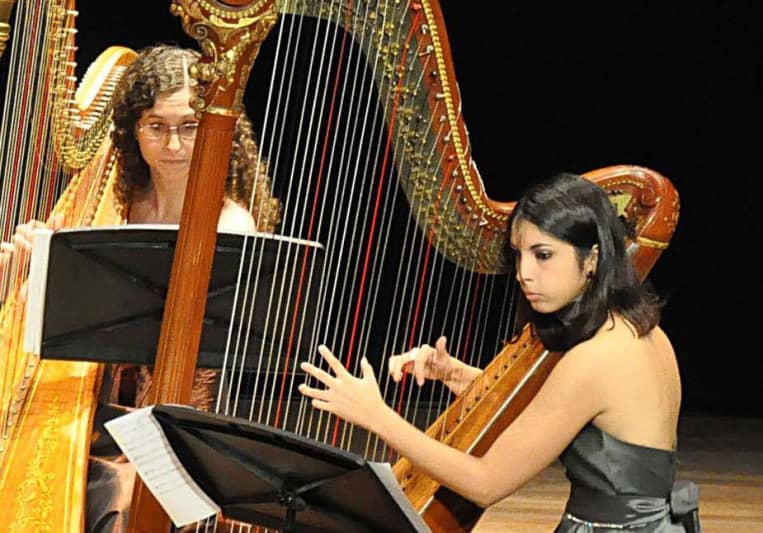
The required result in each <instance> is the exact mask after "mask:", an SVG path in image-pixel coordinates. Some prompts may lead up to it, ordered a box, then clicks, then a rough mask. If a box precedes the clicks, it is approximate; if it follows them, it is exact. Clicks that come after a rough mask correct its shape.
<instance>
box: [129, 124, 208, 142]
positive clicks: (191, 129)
mask: <svg viewBox="0 0 763 533" xmlns="http://www.w3.org/2000/svg"><path fill="white" fill-rule="evenodd" d="M198 129H199V123H198V122H186V123H184V124H178V125H177V126H170V125H169V124H163V123H161V122H152V123H151V124H143V125H142V126H138V131H140V132H142V133H143V135H145V136H146V139H148V140H150V141H162V140H167V139H169V137H170V133H171V132H172V131H176V132H177V134H178V137H180V138H181V139H182V140H184V141H192V140H194V139H195V138H196V130H198Z"/></svg>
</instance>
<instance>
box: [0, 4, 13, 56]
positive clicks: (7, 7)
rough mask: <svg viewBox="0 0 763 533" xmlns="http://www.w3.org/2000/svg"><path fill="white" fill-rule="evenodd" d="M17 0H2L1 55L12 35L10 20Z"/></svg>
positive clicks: (0, 13) (0, 21)
mask: <svg viewBox="0 0 763 533" xmlns="http://www.w3.org/2000/svg"><path fill="white" fill-rule="evenodd" d="M15 3H16V0H0V57H3V52H4V51H5V43H7V42H8V39H10V36H11V26H10V24H8V21H9V20H10V18H11V9H13V4H15Z"/></svg>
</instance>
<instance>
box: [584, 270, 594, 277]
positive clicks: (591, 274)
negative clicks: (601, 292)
mask: <svg viewBox="0 0 763 533" xmlns="http://www.w3.org/2000/svg"><path fill="white" fill-rule="evenodd" d="M585 277H586V278H588V279H593V270H589V271H588V272H586V275H585Z"/></svg>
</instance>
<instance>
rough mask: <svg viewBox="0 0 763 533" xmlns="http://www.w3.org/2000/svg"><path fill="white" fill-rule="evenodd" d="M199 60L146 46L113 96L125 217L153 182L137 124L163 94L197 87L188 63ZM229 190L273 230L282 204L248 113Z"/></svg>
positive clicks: (118, 195) (236, 138) (118, 197)
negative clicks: (274, 194) (273, 191)
mask: <svg viewBox="0 0 763 533" xmlns="http://www.w3.org/2000/svg"><path fill="white" fill-rule="evenodd" d="M198 59H199V54H198V52H195V51H193V50H188V49H185V48H179V47H177V46H170V45H157V46H152V47H149V48H146V49H144V50H142V51H141V52H140V53H139V54H138V56H137V57H136V58H135V60H134V61H133V62H132V63H131V64H130V65H129V66H128V67H127V69H125V72H124V74H123V75H122V78H121V79H120V81H119V83H118V84H117V87H116V88H115V90H114V94H113V96H112V99H111V103H112V108H113V121H114V130H113V131H112V133H111V139H112V141H113V143H114V146H115V147H116V148H117V172H118V176H117V180H116V182H115V184H114V196H115V201H116V204H117V210H118V212H119V213H120V214H121V215H123V216H124V215H125V214H126V213H127V211H128V209H129V206H130V203H131V202H132V200H133V197H134V194H135V193H136V191H139V190H140V189H141V188H143V187H145V186H146V185H148V183H149V181H150V180H151V175H150V172H149V168H148V165H147V164H146V162H145V161H144V160H143V156H142V155H141V153H140V147H139V146H138V140H137V139H136V137H135V124H136V123H137V122H138V120H140V118H141V116H142V115H143V112H144V111H145V110H147V109H150V108H152V107H153V106H154V104H155V103H156V99H157V97H158V96H159V95H161V94H163V93H166V92H171V91H177V90H180V89H182V88H183V87H185V86H186V85H190V86H192V87H193V86H195V85H196V82H195V81H194V80H193V79H192V78H190V77H189V76H188V67H189V65H191V64H193V63H195V62H196V61H198ZM225 194H226V196H228V197H229V198H231V199H232V200H234V201H236V202H238V203H240V204H241V205H243V206H244V207H247V208H249V205H250V202H252V206H253V208H252V216H253V217H254V220H255V221H256V223H257V227H258V229H259V230H261V231H272V230H273V229H274V228H275V225H276V224H277V223H278V220H279V216H280V207H281V204H280V202H279V201H278V199H276V198H273V197H272V196H271V193H270V177H269V176H268V174H267V166H266V164H265V162H264V161H262V160H261V159H260V157H259V151H258V149H257V144H256V142H255V140H254V133H253V127H252V123H251V121H250V120H249V118H248V117H246V116H245V115H244V114H242V115H241V116H240V118H239V120H238V122H237V123H236V128H235V130H234V134H233V145H232V148H231V159H230V165H229V168H228V177H227V179H226V182H225ZM252 194H254V199H253V200H252Z"/></svg>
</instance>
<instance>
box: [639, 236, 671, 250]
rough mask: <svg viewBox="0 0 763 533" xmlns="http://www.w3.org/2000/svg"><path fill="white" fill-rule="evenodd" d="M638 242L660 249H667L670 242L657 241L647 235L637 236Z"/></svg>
mask: <svg viewBox="0 0 763 533" xmlns="http://www.w3.org/2000/svg"><path fill="white" fill-rule="evenodd" d="M636 242H637V243H638V244H639V245H641V246H646V247H647V248H656V249H658V250H665V249H666V248H667V247H668V243H666V242H662V241H656V240H654V239H648V238H646V237H636Z"/></svg>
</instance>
